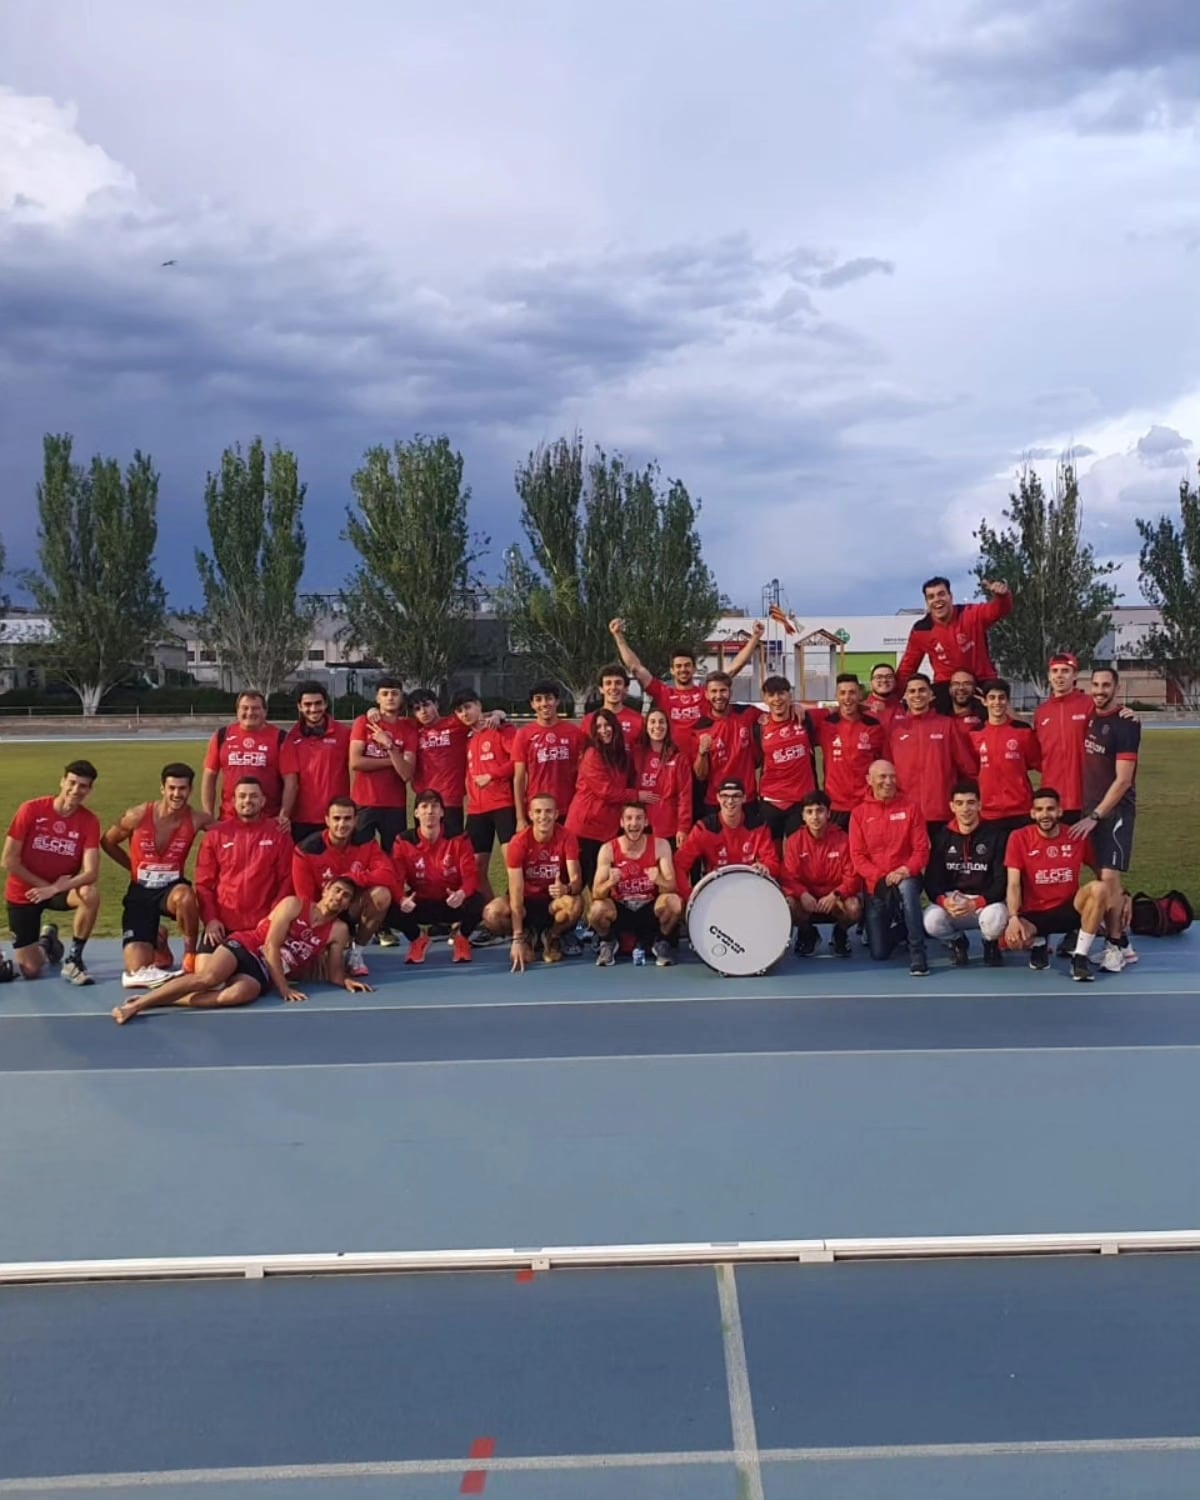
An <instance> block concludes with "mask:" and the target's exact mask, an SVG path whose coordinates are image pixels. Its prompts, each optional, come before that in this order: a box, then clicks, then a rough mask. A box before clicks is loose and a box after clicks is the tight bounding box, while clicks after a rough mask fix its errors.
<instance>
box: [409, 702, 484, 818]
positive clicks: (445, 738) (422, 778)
mask: <svg viewBox="0 0 1200 1500" xmlns="http://www.w3.org/2000/svg"><path fill="white" fill-rule="evenodd" d="M470 737H471V731H470V730H469V729H468V728H467V726H466V725H465V724H464V723H463V721H462V720H461V719H460V718H458V716H457V715H455V714H449V715H447V716H446V717H445V718H444V719H436V720H435V721H434V722H433V723H432V724H420V723H418V724H417V769H416V770H415V771H414V772H413V791H415V792H417V793H420V792H437V793H438V795H439V796H440V797H441V799H442V802H443V804H444V805H445V806H446V807H461V806H462V805H463V798H464V797H465V796H466V791H467V741H468V740H469V739H470Z"/></svg>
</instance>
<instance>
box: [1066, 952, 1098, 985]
mask: <svg viewBox="0 0 1200 1500" xmlns="http://www.w3.org/2000/svg"><path fill="white" fill-rule="evenodd" d="M1071 978H1072V979H1073V980H1074V981H1075V983H1076V984H1094V983H1095V979H1094V976H1093V974H1092V970H1091V966H1090V965H1089V964H1088V960H1087V954H1086V953H1075V954H1072V956H1071Z"/></svg>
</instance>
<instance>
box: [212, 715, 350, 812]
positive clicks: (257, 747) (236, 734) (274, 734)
mask: <svg viewBox="0 0 1200 1500" xmlns="http://www.w3.org/2000/svg"><path fill="white" fill-rule="evenodd" d="M285 737H286V736H285V732H284V730H282V729H278V728H276V726H275V725H274V724H264V725H263V726H262V728H261V729H242V728H240V727H239V726H238V725H237V724H227V725H226V726H225V728H224V729H218V730H217V732H216V734H214V735H213V737H212V739H211V740H209V742H208V751H207V753H206V755H205V757H204V769H205V770H206V771H216V772H217V773H218V775H219V776H220V778H221V807H220V811H219V813H218V816H219V817H221V818H232V817H233V815H234V814H233V794H234V791H235V790H236V788H237V784H238V782H239V781H240V780H241V779H242V777H243V776H253V777H254V778H255V780H257V781H261V782H262V789H263V793H264V795H265V796H266V799H267V805H266V807H265V808H264V809H263V811H264V812H265V813H266V815H267V817H268V818H273V817H275V816H276V815H277V814H278V812H279V804H280V802H281V801H282V799H283V773H282V771H281V770H280V769H279V757H280V753H281V751H282V749H283V741H284V739H285ZM322 816H324V814H322Z"/></svg>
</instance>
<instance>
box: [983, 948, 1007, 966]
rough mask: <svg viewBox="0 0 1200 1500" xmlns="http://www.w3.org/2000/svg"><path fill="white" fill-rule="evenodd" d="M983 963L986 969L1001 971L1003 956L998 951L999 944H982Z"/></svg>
mask: <svg viewBox="0 0 1200 1500" xmlns="http://www.w3.org/2000/svg"><path fill="white" fill-rule="evenodd" d="M983 963H984V967H985V968H987V969H1002V968H1003V967H1004V954H1003V953H1001V951H1000V944H999V943H988V942H985V943H984V945H983Z"/></svg>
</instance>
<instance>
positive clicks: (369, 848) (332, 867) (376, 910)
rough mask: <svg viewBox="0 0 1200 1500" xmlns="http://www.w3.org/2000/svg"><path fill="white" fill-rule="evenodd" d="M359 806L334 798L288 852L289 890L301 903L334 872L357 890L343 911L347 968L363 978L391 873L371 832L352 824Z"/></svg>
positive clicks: (388, 900) (385, 908)
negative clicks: (318, 823) (316, 829)
mask: <svg viewBox="0 0 1200 1500" xmlns="http://www.w3.org/2000/svg"><path fill="white" fill-rule="evenodd" d="M357 817H358V809H357V808H356V807H355V805H354V802H353V801H352V800H351V799H350V798H349V797H334V798H333V800H332V801H331V802H330V804H329V806H328V808H327V809H326V811H325V828H324V830H323V831H322V832H320V833H313V834H310V835H309V836H308V838H306V839H302V840H301V841H300V843H298V844H297V845H296V847H295V849H294V850H293V851H292V890H293V892H294V893H295V894H296V895H297V896H299V897H300V898H301V900H303V901H315V900H316V899H317V896H318V894H319V893H320V891H321V889H322V887H323V886H324V885H325V884H326V883H327V882H328V881H330V880H332V879H333V877H334V876H335V875H346V876H348V877H349V878H350V879H351V880H352V881H353V882H354V884H355V886H356V887H357V888H358V894H357V895H356V896H355V898H354V900H353V901H352V902H351V903H350V908H349V910H348V911H347V912H346V925H347V927H349V929H350V932H351V936H352V939H353V941H352V942H351V944H350V948H349V951H348V952H347V954H346V972H347V973H348V974H350V975H351V976H352V977H353V978H355V979H365V978H366V977H367V966H366V963H365V962H364V960H363V956H362V950H363V948H364V947H365V946H366V944H367V943H369V942H370V941H371V939H372V938H373V937H374V936H375V934H376V933H377V932H378V931H379V928H380V926H381V925H382V923H383V919H384V918H385V917H386V916H387V914H388V912H389V911H390V909H391V905H392V884H393V882H394V879H395V872H394V870H393V867H392V862H391V860H390V859H388V857H387V855H386V854H385V853H384V852H383V850H382V849H381V848H380V847H379V845H378V844H377V843H376V842H375V839H374V837H373V835H372V834H370V833H366V832H360V831H359V829H358V828H357V826H356V823H357Z"/></svg>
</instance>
